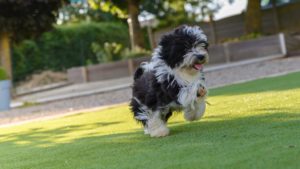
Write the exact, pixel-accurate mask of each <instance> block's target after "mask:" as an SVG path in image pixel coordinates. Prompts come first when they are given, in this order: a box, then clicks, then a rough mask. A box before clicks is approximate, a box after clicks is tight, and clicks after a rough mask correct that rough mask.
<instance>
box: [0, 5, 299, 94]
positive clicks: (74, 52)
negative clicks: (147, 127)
mask: <svg viewBox="0 0 300 169" xmlns="http://www.w3.org/2000/svg"><path fill="white" fill-rule="evenodd" d="M299 16H300V1H299V0H251V1H250V0H248V1H247V0H176V1H175V0H122V1H120V0H51V1H49V0H26V1H22V0H0V25H1V26H0V57H1V67H2V68H1V69H0V70H1V71H0V72H5V73H2V74H5V75H1V76H2V79H3V80H11V82H12V84H13V90H12V92H11V93H12V95H13V97H14V98H18V97H21V96H24V95H28V94H32V93H37V92H40V91H45V90H51V89H53V88H59V87H64V86H68V85H72V84H80V83H86V82H94V81H103V80H109V79H118V78H122V77H129V76H131V75H132V73H133V72H134V70H135V68H136V66H137V65H138V64H139V63H140V62H142V61H146V60H149V56H150V55H151V52H152V50H153V49H154V48H155V47H156V46H157V43H158V42H159V39H160V37H161V36H162V35H163V34H165V33H166V32H169V31H171V30H172V29H173V28H175V27H177V26H179V25H181V24H188V25H199V26H200V27H201V28H202V29H203V30H204V32H205V33H206V34H207V35H208V39H209V42H210V46H211V47H210V52H211V62H210V65H220V64H224V63H231V62H236V61H243V60H249V59H257V58H262V57H265V56H266V57H269V56H280V57H285V56H293V55H297V53H298V50H299V48H300V45H299V44H300V43H299V35H300V34H299V32H300V20H299ZM0 74H1V73H0ZM122 83H125V82H120V84H122Z"/></svg>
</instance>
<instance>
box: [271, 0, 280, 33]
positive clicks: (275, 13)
mask: <svg viewBox="0 0 300 169" xmlns="http://www.w3.org/2000/svg"><path fill="white" fill-rule="evenodd" d="M271 2H272V11H273V19H274V25H275V29H276V33H278V32H279V31H280V21H279V17H278V10H277V4H276V0H271Z"/></svg>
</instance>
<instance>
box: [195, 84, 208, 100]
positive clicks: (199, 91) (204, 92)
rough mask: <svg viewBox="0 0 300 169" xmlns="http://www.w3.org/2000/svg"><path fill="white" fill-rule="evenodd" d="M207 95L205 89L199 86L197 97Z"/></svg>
mask: <svg viewBox="0 0 300 169" xmlns="http://www.w3.org/2000/svg"><path fill="white" fill-rule="evenodd" d="M206 94H207V90H206V88H205V87H203V86H201V87H200V88H199V89H198V91H197V97H204V96H206Z"/></svg>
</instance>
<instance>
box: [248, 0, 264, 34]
mask: <svg viewBox="0 0 300 169" xmlns="http://www.w3.org/2000/svg"><path fill="white" fill-rule="evenodd" d="M261 17H262V16H261V8H260V0H248V4H247V9H246V18H245V20H246V24H245V26H246V33H261V28H262V23H261Z"/></svg>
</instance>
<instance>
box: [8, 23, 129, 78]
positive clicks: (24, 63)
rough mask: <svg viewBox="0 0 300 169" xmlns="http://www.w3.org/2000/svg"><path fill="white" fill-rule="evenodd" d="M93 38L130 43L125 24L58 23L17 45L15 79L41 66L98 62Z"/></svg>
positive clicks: (61, 68) (56, 67)
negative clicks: (48, 30) (93, 46)
mask: <svg viewBox="0 0 300 169" xmlns="http://www.w3.org/2000/svg"><path fill="white" fill-rule="evenodd" d="M93 42H97V44H99V45H100V46H103V45H104V44H105V43H113V42H116V43H118V44H121V45H122V46H123V47H128V46H129V35H128V29H127V26H126V24H124V23H121V22H103V23H93V22H90V23H80V24H70V25H62V26H56V27H55V29H54V30H52V31H50V32H46V33H44V34H43V35H42V36H41V37H40V38H38V39H36V40H26V41H23V42H21V43H19V44H17V45H14V49H13V68H14V69H13V74H14V76H13V77H14V80H15V81H20V80H23V79H25V78H26V77H27V76H28V75H30V74H32V73H35V72H39V71H42V70H54V71H64V70H66V69H68V68H71V67H75V66H84V65H87V64H96V63H99V62H101V60H99V57H97V55H96V54H95V53H94V52H93V51H92V48H91V44H92V43H93ZM118 59H121V58H118Z"/></svg>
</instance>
